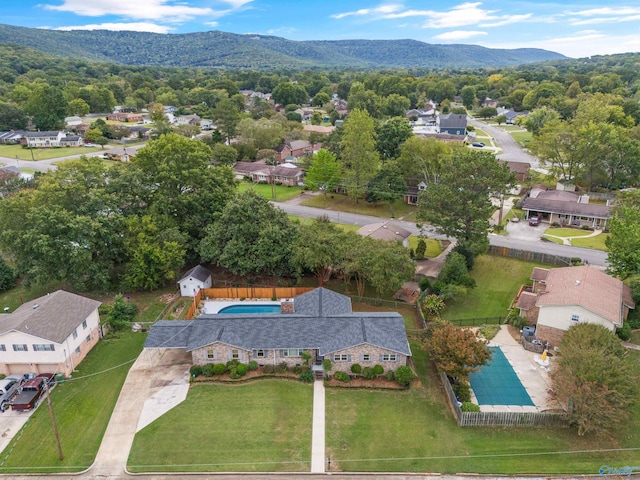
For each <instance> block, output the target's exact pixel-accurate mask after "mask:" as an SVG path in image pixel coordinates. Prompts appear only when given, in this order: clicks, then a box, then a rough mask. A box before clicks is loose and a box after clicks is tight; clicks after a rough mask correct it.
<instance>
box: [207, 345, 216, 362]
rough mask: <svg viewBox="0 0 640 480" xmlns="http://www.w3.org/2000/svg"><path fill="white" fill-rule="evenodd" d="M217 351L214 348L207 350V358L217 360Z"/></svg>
mask: <svg viewBox="0 0 640 480" xmlns="http://www.w3.org/2000/svg"><path fill="white" fill-rule="evenodd" d="M215 358H216V352H214V351H213V348H210V349H208V350H207V360H215Z"/></svg>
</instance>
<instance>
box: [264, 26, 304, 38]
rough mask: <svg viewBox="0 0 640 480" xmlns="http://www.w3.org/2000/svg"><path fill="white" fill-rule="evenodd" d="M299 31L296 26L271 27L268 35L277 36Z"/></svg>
mask: <svg viewBox="0 0 640 480" xmlns="http://www.w3.org/2000/svg"><path fill="white" fill-rule="evenodd" d="M297 31H298V29H297V28H294V27H280V28H271V29H269V30H267V35H276V36H282V35H291V34H293V33H296V32H297Z"/></svg>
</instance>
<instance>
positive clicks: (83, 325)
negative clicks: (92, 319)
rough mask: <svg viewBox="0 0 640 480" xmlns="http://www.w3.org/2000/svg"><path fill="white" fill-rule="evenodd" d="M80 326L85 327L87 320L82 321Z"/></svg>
mask: <svg viewBox="0 0 640 480" xmlns="http://www.w3.org/2000/svg"><path fill="white" fill-rule="evenodd" d="M82 328H87V321H86V320H85V321H84V322H82Z"/></svg>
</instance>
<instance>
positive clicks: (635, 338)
mask: <svg viewBox="0 0 640 480" xmlns="http://www.w3.org/2000/svg"><path fill="white" fill-rule="evenodd" d="M629 341H630V342H631V343H635V344H636V345H640V330H636V331H635V332H632V333H631V339H630V340H629Z"/></svg>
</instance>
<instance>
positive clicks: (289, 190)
mask: <svg viewBox="0 0 640 480" xmlns="http://www.w3.org/2000/svg"><path fill="white" fill-rule="evenodd" d="M246 190H254V191H255V192H257V193H259V194H260V195H262V196H263V197H265V198H266V199H268V200H271V199H272V193H273V191H272V188H271V185H267V184H264V183H248V182H241V183H240V184H239V185H238V191H239V192H244V191H246ZM275 190H276V191H275V194H276V198H275V199H276V201H277V202H286V201H287V200H291V199H292V198H294V197H297V196H298V195H300V193H302V187H287V186H284V185H276V189H275Z"/></svg>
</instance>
